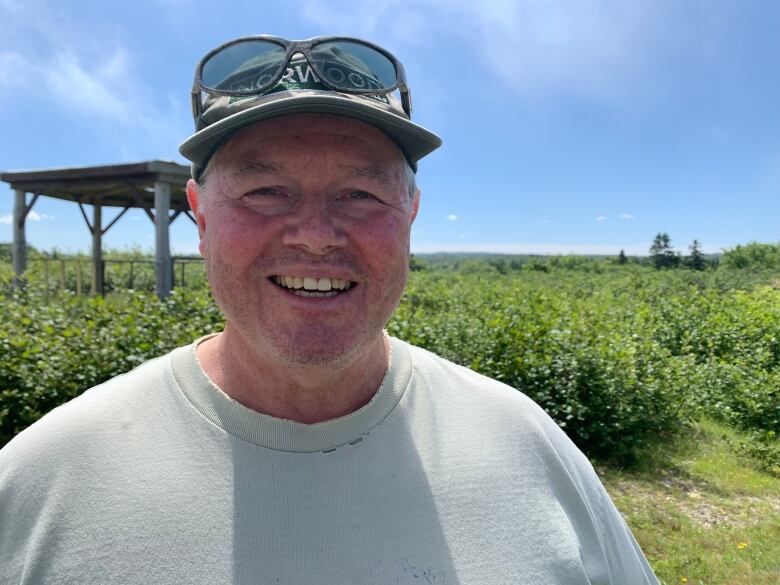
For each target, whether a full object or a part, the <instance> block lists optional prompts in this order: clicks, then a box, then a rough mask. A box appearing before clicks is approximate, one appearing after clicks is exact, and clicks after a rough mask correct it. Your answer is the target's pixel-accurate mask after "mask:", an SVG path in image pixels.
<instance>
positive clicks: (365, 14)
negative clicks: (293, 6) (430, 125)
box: [301, 0, 722, 104]
mask: <svg viewBox="0 0 780 585" xmlns="http://www.w3.org/2000/svg"><path fill="white" fill-rule="evenodd" d="M702 6H703V5H702ZM302 8H303V9H302V11H301V14H302V15H303V18H305V19H306V20H308V21H309V22H310V23H312V24H314V25H315V26H317V27H319V29H320V30H323V31H325V30H328V31H333V30H340V31H341V30H346V31H352V33H354V34H359V35H360V36H365V37H366V38H374V39H380V40H381V41H382V42H388V43H389V42H392V43H393V44H394V45H396V46H403V43H407V44H413V45H417V46H423V45H425V46H431V45H433V44H435V43H436V42H445V41H446V42H450V43H452V42H453V38H452V37H453V36H454V37H456V38H458V37H459V39H460V42H461V43H462V44H463V45H466V46H469V47H470V49H471V50H470V52H471V54H473V55H474V56H476V57H477V58H478V59H479V60H481V62H482V65H483V71H484V72H489V73H490V74H492V78H493V81H497V82H499V83H500V84H501V85H502V86H503V87H504V88H508V89H510V90H511V91H513V92H514V93H515V94H516V95H519V96H521V97H524V98H527V99H529V100H535V101H536V100H540V99H543V98H546V97H548V96H550V95H561V96H566V97H571V96H575V97H579V98H585V99H589V100H592V101H596V102H606V103H610V104H612V103H615V102H620V101H626V98H632V97H634V98H635V97H636V96H638V95H639V96H641V95H645V94H647V93H649V92H650V91H652V90H654V89H656V90H657V87H656V85H657V84H651V83H650V82H649V81H647V82H645V80H650V79H652V78H653V75H652V72H653V71H659V70H664V69H665V68H666V67H667V62H668V61H669V60H670V59H673V58H674V57H675V55H676V54H677V52H679V51H681V50H692V51H694V52H698V53H699V54H701V55H702V57H703V58H706V57H707V53H706V51H707V49H706V47H711V46H712V45H713V44H715V42H714V41H713V39H714V38H716V37H717V35H719V34H722V33H721V28H722V26H719V25H718V24H717V23H716V24H713V22H712V20H713V17H711V16H710V12H712V11H705V10H703V9H702V8H701V6H698V5H697V4H696V3H694V4H693V5H691V3H679V2H671V1H668V0H634V1H633V2H628V3H627V2H624V1H623V0H574V1H555V2H550V1H539V0H484V1H482V2H473V1H472V0H418V1H417V2H414V3H411V2H404V1H402V0H376V1H374V2H366V3H355V2H352V1H351V0H327V1H326V0H304V2H303V6H302ZM432 19H435V20H436V22H437V23H440V27H439V29H438V31H437V30H436V29H434V30H431V29H430V27H428V26H426V23H428V22H430V21H431V20H432ZM693 19H695V20H696V22H697V25H699V28H700V30H697V36H696V38H691V36H690V35H689V34H688V28H687V24H686V23H688V22H691V20H693ZM444 30H446V31H447V32H446V35H447V37H446V38H444V35H445V33H443V32H439V31H444ZM437 35H438V37H439V38H437ZM407 51H408V49H407ZM408 52H409V53H411V51H408ZM442 54H443V53H442ZM431 73H432V74H433V75H434V76H435V74H436V72H431ZM643 82H645V83H643ZM483 83H485V84H486V83H487V81H486V80H483Z"/></svg>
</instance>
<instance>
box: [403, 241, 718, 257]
mask: <svg viewBox="0 0 780 585" xmlns="http://www.w3.org/2000/svg"><path fill="white" fill-rule="evenodd" d="M726 248H728V246H724V245H721V244H711V245H705V246H704V247H703V249H702V251H703V252H704V253H705V254H715V253H718V252H722V251H723V250H724V249H726ZM620 250H623V251H624V252H625V253H626V254H628V255H629V256H647V255H648V254H649V250H650V242H647V243H634V244H626V245H620V244H618V245H614V246H613V245H607V244H555V243H523V242H511V243H506V242H502V243H496V242H477V243H472V242H468V243H466V242H456V243H452V242H447V243H435V242H415V241H412V252H414V253H415V254H434V253H437V252H487V253H492V254H539V255H545V256H556V255H566V254H575V255H589V256H590V255H592V256H617V255H618V254H619V253H620ZM678 251H679V252H680V253H682V254H687V253H688V250H687V249H683V248H680V249H679V250H678Z"/></svg>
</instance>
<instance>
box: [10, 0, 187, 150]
mask: <svg viewBox="0 0 780 585" xmlns="http://www.w3.org/2000/svg"><path fill="white" fill-rule="evenodd" d="M9 20H11V21H13V23H14V26H13V27H12V28H6V27H5V26H3V25H0V33H2V34H0V106H2V105H3V102H7V101H11V100H17V101H22V100H23V101H25V102H32V103H36V105H40V106H41V107H43V108H45V109H46V110H50V111H57V112H58V113H60V114H63V115H64V116H66V117H69V118H71V119H72V121H73V123H74V124H78V125H79V126H80V127H81V128H83V129H85V130H87V131H88V132H91V133H92V134H93V135H95V136H98V137H100V138H101V139H103V140H104V141H105V143H106V144H107V145H110V147H111V148H113V149H115V150H117V151H118V154H119V156H121V157H123V158H141V157H143V158H148V157H155V156H156V157H161V158H172V157H173V156H175V153H176V145H177V144H178V143H179V142H180V141H181V140H182V138H183V137H185V136H186V135H187V134H188V133H189V131H190V127H189V124H188V123H187V115H186V111H187V104H186V103H185V100H184V99H183V98H182V96H181V95H178V96H176V99H172V97H171V96H169V95H167V94H166V93H164V92H160V91H159V90H157V89H155V88H153V87H152V86H151V84H150V83H149V82H148V81H147V80H146V79H145V77H144V71H143V70H142V68H141V67H140V66H139V63H138V62H137V58H136V55H135V54H134V52H133V49H132V48H131V47H130V45H129V44H128V42H127V41H129V39H130V38H131V34H130V31H127V30H125V29H124V28H123V25H121V24H117V23H112V24H105V23H104V24H96V23H92V24H89V25H87V24H85V23H84V22H83V21H81V20H77V19H74V18H73V15H72V14H71V12H70V11H69V10H67V9H64V8H62V7H60V6H59V5H56V4H46V5H45V6H43V7H42V6H41V5H40V4H39V3H35V2H31V3H29V4H21V3H17V2H11V1H9V0H0V21H9ZM106 39H110V40H106ZM117 136H122V138H123V140H117ZM113 157H114V158H117V153H114V154H113Z"/></svg>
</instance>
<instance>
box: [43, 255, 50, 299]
mask: <svg viewBox="0 0 780 585" xmlns="http://www.w3.org/2000/svg"><path fill="white" fill-rule="evenodd" d="M43 291H44V293H43V294H44V296H45V297H46V300H49V259H48V258H44V259H43Z"/></svg>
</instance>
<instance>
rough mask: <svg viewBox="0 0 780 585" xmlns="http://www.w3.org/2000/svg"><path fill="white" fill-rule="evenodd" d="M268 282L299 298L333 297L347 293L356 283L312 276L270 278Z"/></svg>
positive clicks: (277, 276) (275, 276)
mask: <svg viewBox="0 0 780 585" xmlns="http://www.w3.org/2000/svg"><path fill="white" fill-rule="evenodd" d="M270 281H271V282H273V283H274V284H275V285H277V286H280V287H281V288H284V289H287V290H289V291H290V292H292V293H293V294H294V295H297V296H299V297H333V296H336V295H340V294H343V293H345V292H346V291H348V290H349V289H350V288H352V287H353V286H355V285H356V284H357V283H355V282H352V281H351V280H342V279H341V278H314V277H312V276H279V275H274V276H271V277H270Z"/></svg>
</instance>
